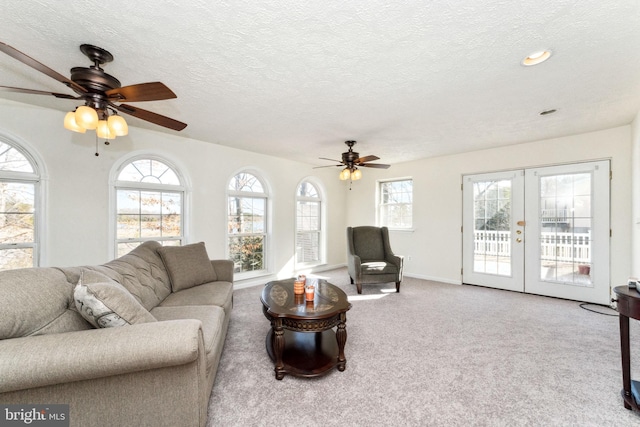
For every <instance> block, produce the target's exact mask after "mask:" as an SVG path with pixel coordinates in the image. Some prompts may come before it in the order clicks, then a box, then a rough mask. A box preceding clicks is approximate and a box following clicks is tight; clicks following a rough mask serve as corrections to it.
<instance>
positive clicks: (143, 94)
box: [105, 82, 177, 102]
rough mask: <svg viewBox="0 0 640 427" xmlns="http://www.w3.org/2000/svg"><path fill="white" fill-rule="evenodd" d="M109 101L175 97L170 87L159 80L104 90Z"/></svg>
mask: <svg viewBox="0 0 640 427" xmlns="http://www.w3.org/2000/svg"><path fill="white" fill-rule="evenodd" d="M105 94H106V95H107V97H109V100H110V101H118V102H124V101H126V102H141V101H160V100H163V99H171V98H177V96H176V94H175V93H173V91H172V90H171V89H169V88H168V87H167V86H165V85H164V83H160V82H150V83H140V84H137V85H131V86H124V87H120V88H116V89H111V90H108V91H106V92H105Z"/></svg>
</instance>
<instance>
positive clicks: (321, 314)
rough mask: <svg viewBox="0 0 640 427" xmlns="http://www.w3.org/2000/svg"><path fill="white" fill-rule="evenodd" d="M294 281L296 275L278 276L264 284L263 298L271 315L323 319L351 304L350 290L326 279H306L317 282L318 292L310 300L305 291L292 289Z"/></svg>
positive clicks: (348, 307)
mask: <svg viewBox="0 0 640 427" xmlns="http://www.w3.org/2000/svg"><path fill="white" fill-rule="evenodd" d="M294 281H295V279H285V280H276V281H272V282H269V283H267V284H266V285H265V286H264V289H263V290H262V296H261V297H260V300H261V301H262V304H263V305H264V307H265V309H266V310H267V312H268V313H269V315H270V316H272V317H286V318H292V319H323V318H326V317H331V316H335V315H336V314H337V313H342V312H346V311H348V310H349V309H350V308H351V303H349V301H348V300H347V294H345V293H344V291H343V290H342V289H340V288H338V287H337V286H335V285H332V284H331V283H329V282H327V281H326V280H323V279H310V278H307V283H309V282H312V283H314V284H315V295H314V298H313V301H309V302H307V301H305V296H304V295H295V294H294V293H293V282H294ZM316 281H317V283H316Z"/></svg>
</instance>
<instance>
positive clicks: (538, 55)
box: [522, 50, 551, 66]
mask: <svg viewBox="0 0 640 427" xmlns="http://www.w3.org/2000/svg"><path fill="white" fill-rule="evenodd" d="M550 56H551V51H550V50H541V51H539V52H534V53H532V54H531V55H529V56H527V57H526V58H524V59H523V60H522V65H527V66H528V65H537V64H540V63H541V62H544V61H546V60H547V59H549V57H550Z"/></svg>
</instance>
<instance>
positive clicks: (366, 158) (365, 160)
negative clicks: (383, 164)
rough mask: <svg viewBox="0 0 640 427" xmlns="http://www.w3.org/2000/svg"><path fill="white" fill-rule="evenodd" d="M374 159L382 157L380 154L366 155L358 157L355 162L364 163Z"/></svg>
mask: <svg viewBox="0 0 640 427" xmlns="http://www.w3.org/2000/svg"><path fill="white" fill-rule="evenodd" d="M373 160H380V157H378V156H365V157H360V158H359V159H357V160H356V161H355V163H364V162H371V161H373Z"/></svg>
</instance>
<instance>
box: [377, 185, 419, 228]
mask: <svg viewBox="0 0 640 427" xmlns="http://www.w3.org/2000/svg"><path fill="white" fill-rule="evenodd" d="M378 197H379V200H378V223H379V224H380V226H386V227H389V228H394V229H409V228H411V227H412V226H413V180H412V179H406V178H405V179H398V180H390V181H379V182H378Z"/></svg>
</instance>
